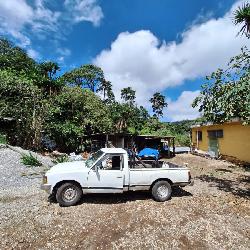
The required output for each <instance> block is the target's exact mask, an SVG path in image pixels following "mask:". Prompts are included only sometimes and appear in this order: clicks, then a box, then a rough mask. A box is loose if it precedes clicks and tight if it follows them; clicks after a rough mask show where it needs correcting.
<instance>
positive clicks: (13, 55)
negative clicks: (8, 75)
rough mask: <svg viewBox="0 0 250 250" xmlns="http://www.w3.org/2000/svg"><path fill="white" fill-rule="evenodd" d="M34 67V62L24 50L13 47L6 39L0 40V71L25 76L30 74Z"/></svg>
mask: <svg viewBox="0 0 250 250" xmlns="http://www.w3.org/2000/svg"><path fill="white" fill-rule="evenodd" d="M36 66H37V64H36V62H35V61H34V60H33V59H32V58H30V57H29V56H28V55H27V53H26V51H25V50H23V49H21V48H19V47H16V46H14V45H13V44H12V43H11V42H10V41H8V40H7V39H4V38H0V70H2V69H10V70H12V71H17V72H19V73H20V72H22V73H23V74H25V75H27V74H31V72H33V71H34V70H35V69H36Z"/></svg>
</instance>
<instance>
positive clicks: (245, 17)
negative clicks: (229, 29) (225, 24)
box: [234, 3, 250, 38]
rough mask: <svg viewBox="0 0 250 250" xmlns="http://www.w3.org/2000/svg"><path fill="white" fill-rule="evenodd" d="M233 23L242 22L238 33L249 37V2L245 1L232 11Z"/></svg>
mask: <svg viewBox="0 0 250 250" xmlns="http://www.w3.org/2000/svg"><path fill="white" fill-rule="evenodd" d="M234 24H235V25H238V24H243V26H242V27H241V29H240V31H239V34H242V35H243V34H245V36H246V37H247V38H250V4H249V3H245V4H243V5H242V6H241V7H238V9H237V10H236V11H235V12H234Z"/></svg>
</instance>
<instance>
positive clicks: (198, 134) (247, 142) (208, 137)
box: [192, 121, 250, 163]
mask: <svg viewBox="0 0 250 250" xmlns="http://www.w3.org/2000/svg"><path fill="white" fill-rule="evenodd" d="M192 147H193V149H194V150H196V151H198V152H201V153H208V154H209V155H211V156H215V157H218V156H224V157H225V156H226V157H228V156H229V157H232V158H236V159H238V160H240V161H244V162H248V163H250V125H245V126H244V125H242V123H241V122H239V121H232V122H227V123H223V124H218V125H217V124H209V123H208V124H206V125H197V126H193V127H192Z"/></svg>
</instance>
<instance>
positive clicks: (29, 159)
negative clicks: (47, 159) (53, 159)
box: [21, 153, 42, 167]
mask: <svg viewBox="0 0 250 250" xmlns="http://www.w3.org/2000/svg"><path fill="white" fill-rule="evenodd" d="M21 162H22V163H23V164H24V165H26V166H35V167H39V166H42V163H41V162H40V161H39V160H38V159H37V158H36V157H34V156H33V155H32V154H31V153H29V155H27V154H24V155H22V158H21Z"/></svg>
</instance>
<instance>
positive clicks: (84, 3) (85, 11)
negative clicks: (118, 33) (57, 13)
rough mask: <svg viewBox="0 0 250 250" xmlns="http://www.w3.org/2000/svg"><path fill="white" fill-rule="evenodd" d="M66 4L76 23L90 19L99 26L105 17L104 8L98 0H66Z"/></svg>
mask: <svg viewBox="0 0 250 250" xmlns="http://www.w3.org/2000/svg"><path fill="white" fill-rule="evenodd" d="M64 5H65V6H66V8H67V9H68V10H69V12H70V13H71V14H72V18H73V20H74V22H76V23H78V22H81V21H88V22H92V23H93V24H94V25H95V26H98V25H99V24H100V21H101V19H102V18H103V17H104V15H103V12H102V8H101V7H100V6H99V5H98V4H97V1H96V0H65V2H64Z"/></svg>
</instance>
